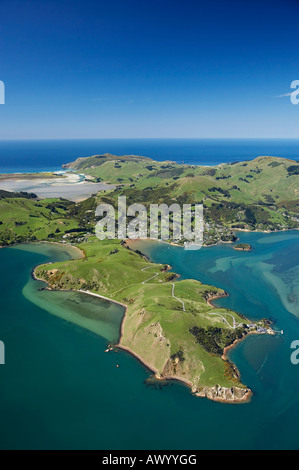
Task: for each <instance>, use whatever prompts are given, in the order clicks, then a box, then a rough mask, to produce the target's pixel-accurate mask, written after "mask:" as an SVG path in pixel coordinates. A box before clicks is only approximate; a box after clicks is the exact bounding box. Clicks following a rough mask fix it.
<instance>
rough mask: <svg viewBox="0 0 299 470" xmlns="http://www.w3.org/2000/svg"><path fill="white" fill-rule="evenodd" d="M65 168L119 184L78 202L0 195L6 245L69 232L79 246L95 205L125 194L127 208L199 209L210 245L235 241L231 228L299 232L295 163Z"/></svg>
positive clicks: (111, 163) (128, 159)
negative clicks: (139, 205) (175, 206)
mask: <svg viewBox="0 0 299 470" xmlns="http://www.w3.org/2000/svg"><path fill="white" fill-rule="evenodd" d="M65 166H66V167H68V168H72V169H73V170H74V171H78V172H84V173H85V174H87V175H89V176H90V177H93V178H95V179H96V180H103V181H109V182H111V183H118V186H117V188H116V189H115V190H110V191H102V192H100V193H98V195H97V196H96V197H91V198H89V199H87V200H86V201H83V202H81V203H78V204H74V203H70V202H68V201H63V202H61V200H48V201H46V200H44V201H39V202H37V201H34V200H31V199H30V197H32V196H34V195H29V196H28V195H25V194H22V193H19V194H15V193H12V194H8V193H6V194H2V196H1V194H0V197H1V199H0V204H1V205H0V243H1V244H8V243H14V242H15V241H25V240H31V239H34V237H36V238H37V239H48V237H49V236H50V237H51V238H54V239H55V240H57V241H59V240H62V239H63V238H66V237H65V235H66V234H67V238H68V239H69V240H70V241H73V242H76V241H78V240H81V239H82V236H84V234H86V233H90V232H92V231H93V228H94V226H95V224H96V219H95V215H94V212H95V208H96V206H97V204H99V203H101V202H105V203H110V204H112V205H113V206H114V207H117V198H118V196H120V195H123V196H126V198H127V204H128V205H129V204H133V203H142V204H144V205H146V206H147V207H149V205H150V204H151V203H157V204H160V203H165V204H168V205H171V204H172V203H174V202H175V203H178V204H180V205H181V206H182V205H183V204H185V203H189V204H196V203H197V204H199V203H202V204H203V205H204V221H205V228H204V244H206V245H209V244H213V243H216V242H218V241H234V240H235V239H236V237H235V235H234V233H233V230H234V229H247V230H267V231H270V230H283V229H291V228H298V226H299V180H298V178H299V163H297V162H294V161H291V160H287V159H283V158H275V157H259V158H256V159H254V160H252V161H248V162H234V163H230V164H222V165H218V166H215V167H201V166H194V165H193V166H192V165H180V164H178V163H174V162H156V161H154V160H151V159H150V158H147V157H138V156H128V155H127V156H121V157H117V156H113V155H111V154H105V155H98V156H93V157H87V158H79V159H77V160H76V161H75V162H73V163H70V164H67V165H65ZM2 193H3V192H2ZM25 198H26V199H27V201H25V200H24V199H25ZM16 199H20V200H19V201H16ZM21 199H22V201H21ZM1 222H2V224H1ZM76 229H78V230H76ZM68 230H72V231H71V232H68Z"/></svg>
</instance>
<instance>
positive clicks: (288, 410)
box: [0, 231, 299, 450]
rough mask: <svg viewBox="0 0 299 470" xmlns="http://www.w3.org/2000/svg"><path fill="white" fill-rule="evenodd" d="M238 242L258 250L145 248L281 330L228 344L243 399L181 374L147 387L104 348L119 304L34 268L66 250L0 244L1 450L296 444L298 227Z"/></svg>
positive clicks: (140, 371)
mask: <svg viewBox="0 0 299 470" xmlns="http://www.w3.org/2000/svg"><path fill="white" fill-rule="evenodd" d="M240 239H241V241H242V242H248V243H250V244H251V245H252V246H253V251H252V252H249V253H247V252H244V253H242V252H236V251H234V250H233V249H232V245H229V244H223V245H219V246H215V247H210V248H202V249H201V250H199V251H197V252H194V251H193V252H190V251H189V252H188V251H184V250H183V249H182V248H179V247H173V246H168V245H166V244H163V243H151V242H149V243H147V244H145V243H141V242H140V243H141V245H140V248H142V250H143V251H144V252H146V253H147V254H148V255H149V256H150V257H151V258H152V259H153V260H155V261H159V262H161V263H169V264H170V265H171V266H173V269H174V270H175V271H176V272H178V273H180V274H181V276H182V278H188V277H193V278H196V279H200V280H202V281H203V282H207V283H210V284H214V285H217V286H219V287H222V288H224V289H226V290H228V292H229V294H230V296H229V297H228V298H226V299H221V300H219V301H218V302H219V305H220V304H221V305H225V306H226V307H230V308H233V309H234V310H237V311H240V312H241V313H243V314H245V315H247V316H248V317H250V318H252V319H258V318H262V317H267V318H271V319H272V320H273V321H274V325H273V326H274V328H275V329H277V330H283V331H284V334H283V335H281V334H277V335H275V336H274V337H271V336H251V337H248V338H246V339H245V340H244V341H243V342H241V343H240V344H239V345H238V346H237V347H236V348H235V349H233V350H232V352H231V359H232V360H233V361H234V362H235V363H236V364H237V366H238V367H239V369H240V372H241V375H242V380H243V382H244V383H246V384H247V385H248V386H249V387H250V388H251V389H252V390H253V391H254V396H253V399H252V401H251V403H248V404H242V405H228V404H219V403H214V402H211V401H209V400H206V399H200V398H196V397H193V396H192V395H191V393H190V391H189V389H188V388H186V387H185V386H184V385H182V384H179V383H174V382H172V383H169V384H168V385H166V386H163V387H156V386H151V385H149V384H148V383H146V379H147V378H149V377H150V373H149V371H147V370H146V369H145V368H144V367H143V366H142V365H141V364H140V363H139V362H138V361H137V360H136V359H135V358H133V357H131V356H130V355H129V354H127V353H124V352H118V353H108V354H107V353H105V352H104V350H105V349H106V346H107V343H108V342H109V341H114V340H115V339H116V338H117V335H118V331H119V323H120V320H121V317H122V314H123V311H122V309H121V308H118V307H117V308H116V306H112V305H111V304H109V303H107V302H102V301H101V300H99V299H96V298H93V297H91V296H87V295H84V294H77V293H63V292H49V291H40V290H39V289H40V288H41V287H42V286H43V283H41V282H39V281H33V279H32V277H31V270H32V268H33V267H34V266H35V265H37V264H39V263H44V262H49V261H54V260H62V259H69V257H70V254H69V253H68V252H66V251H65V249H64V248H60V247H58V246H55V245H46V244H35V245H32V246H29V245H20V246H16V247H12V248H4V249H1V250H0V266H1V268H0V269H1V287H2V292H1V311H0V339H1V340H2V341H4V343H5V346H6V365H2V366H0V416H1V428H0V448H6V449H7V448H22V449H23V448H26V449H28V448H34V449H39V448H42V449H45V448H68V449H76V448H80V449H90V448H92V449H157V450H158V449H284V448H286V449H298V448H299V438H298V432H297V431H298V411H299V396H298V393H297V391H298V388H299V365H298V366H295V365H293V364H291V361H290V354H291V349H290V344H291V342H292V341H293V340H295V339H299V308H298V305H299V304H298V299H299V276H298V264H299V263H298V261H299V232H296V231H292V232H285V233H275V234H256V233H255V234H250V233H242V234H240ZM73 322H75V323H76V324H74V323H73ZM79 325H81V326H79ZM117 365H119V367H116V366H117Z"/></svg>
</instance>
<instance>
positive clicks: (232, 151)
mask: <svg viewBox="0 0 299 470" xmlns="http://www.w3.org/2000/svg"><path fill="white" fill-rule="evenodd" d="M102 153H112V154H115V155H125V154H128V155H132V154H133V155H144V156H147V157H151V158H153V159H155V160H158V161H164V160H172V161H176V162H179V163H181V162H185V163H189V164H194V165H217V164H219V163H224V162H231V161H243V160H251V159H252V158H255V157H258V156H261V155H271V156H277V157H285V158H290V159H294V160H299V139H88V140H84V139H78V140H36V141H32V140H25V141H0V173H15V172H17V171H22V172H26V171H34V172H36V171H47V170H58V169H61V165H62V164H63V163H68V162H71V161H73V160H74V159H75V158H77V157H88V156H90V155H95V154H102Z"/></svg>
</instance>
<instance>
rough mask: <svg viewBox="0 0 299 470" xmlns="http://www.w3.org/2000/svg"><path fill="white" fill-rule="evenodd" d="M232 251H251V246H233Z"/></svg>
mask: <svg viewBox="0 0 299 470" xmlns="http://www.w3.org/2000/svg"><path fill="white" fill-rule="evenodd" d="M234 250H237V251H251V250H252V246H251V245H249V243H238V244H237V245H235V246H234Z"/></svg>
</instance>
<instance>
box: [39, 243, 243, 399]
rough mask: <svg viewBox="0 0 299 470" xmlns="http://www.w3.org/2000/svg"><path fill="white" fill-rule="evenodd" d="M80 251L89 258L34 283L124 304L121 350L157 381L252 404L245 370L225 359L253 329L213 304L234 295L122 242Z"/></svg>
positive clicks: (43, 269)
mask: <svg viewBox="0 0 299 470" xmlns="http://www.w3.org/2000/svg"><path fill="white" fill-rule="evenodd" d="M78 247H79V248H80V249H81V250H82V251H83V253H84V257H83V258H81V259H77V260H72V261H67V262H60V263H54V264H51V265H42V266H39V267H37V268H36V269H35V276H36V277H37V278H39V279H42V280H44V281H46V282H47V283H48V285H49V288H50V289H74V290H81V291H85V292H89V293H93V294H97V295H100V296H103V297H105V298H109V299H112V300H113V301H116V302H119V303H122V304H124V305H125V306H126V313H125V315H124V319H123V323H122V327H121V336H120V340H119V346H120V347H122V348H123V349H126V350H128V351H129V352H131V353H132V354H134V355H135V356H136V357H138V358H139V359H140V360H141V361H142V362H143V363H144V364H145V365H147V366H148V367H149V368H150V369H151V370H152V371H153V372H154V373H155V375H156V377H157V378H172V379H178V380H182V381H184V382H185V383H186V384H188V385H189V386H190V387H191V388H192V391H193V393H195V394H197V395H199V396H207V397H209V398H212V399H214V400H217V399H218V400H223V401H233V402H235V401H244V400H246V399H248V397H249V396H250V390H249V389H248V388H247V387H245V386H244V385H243V384H242V383H241V381H240V377H239V373H238V370H237V369H236V367H235V366H234V365H233V364H231V363H230V362H229V361H226V360H223V358H222V356H223V352H224V349H225V348H226V347H228V346H230V345H231V344H232V343H233V342H234V341H236V340H239V339H241V338H243V337H244V336H245V335H246V334H247V333H248V332H249V327H248V323H249V322H248V320H247V319H246V318H245V317H243V316H242V315H241V314H237V313H235V312H232V311H230V310H227V309H223V308H217V307H213V306H212V305H211V304H209V303H208V302H207V301H208V300H209V299H212V298H215V297H221V296H224V295H227V294H226V293H225V292H224V291H223V290H221V289H217V288H216V287H212V286H208V285H204V284H201V283H200V282H199V281H195V280H192V279H189V280H182V281H181V280H175V279H176V278H177V276H176V275H175V274H174V273H172V272H169V269H168V268H169V267H168V266H167V265H166V266H165V265H158V264H153V263H150V262H149V261H147V260H146V259H145V257H144V256H143V255H142V254H140V253H137V252H135V251H133V249H131V248H130V247H129V246H128V245H127V244H126V243H125V242H120V241H119V240H106V241H99V240H97V239H94V240H93V241H92V243H83V244H80V245H78Z"/></svg>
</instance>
